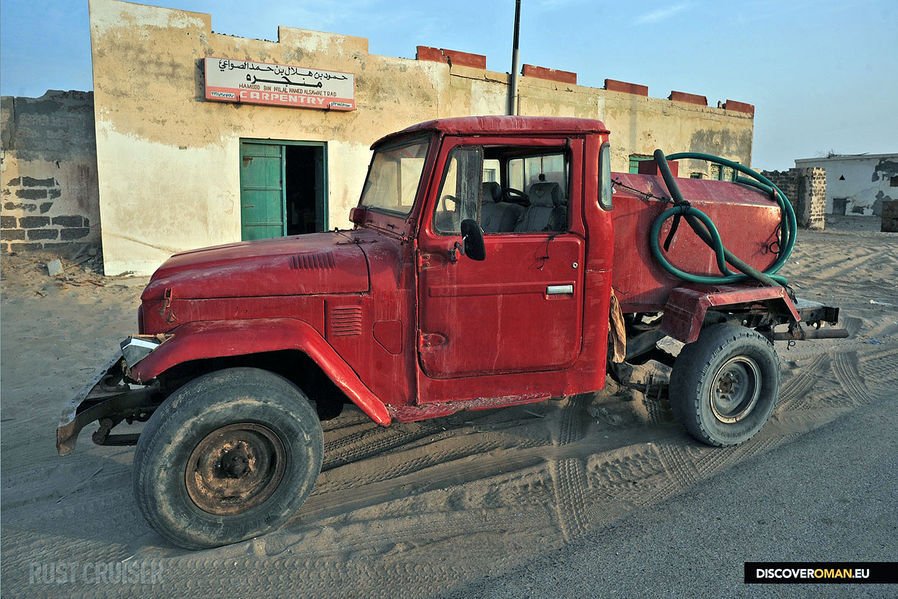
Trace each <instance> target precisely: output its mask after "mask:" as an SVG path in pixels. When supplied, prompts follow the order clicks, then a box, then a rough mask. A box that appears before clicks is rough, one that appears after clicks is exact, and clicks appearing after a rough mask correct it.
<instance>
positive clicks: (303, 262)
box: [290, 252, 334, 270]
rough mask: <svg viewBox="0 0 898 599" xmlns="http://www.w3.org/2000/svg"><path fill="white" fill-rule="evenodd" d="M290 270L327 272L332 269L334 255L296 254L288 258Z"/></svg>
mask: <svg viewBox="0 0 898 599" xmlns="http://www.w3.org/2000/svg"><path fill="white" fill-rule="evenodd" d="M290 268H292V269H293V270H329V269H332V268H334V255H333V254H331V253H330V252H323V253H321V254H296V255H295V256H291V257H290Z"/></svg>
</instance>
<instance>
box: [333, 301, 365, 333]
mask: <svg viewBox="0 0 898 599" xmlns="http://www.w3.org/2000/svg"><path fill="white" fill-rule="evenodd" d="M361 334H362V308H361V307H359V306H339V307H336V308H331V309H330V312H329V313H328V318H327V336H328V337H356V336H358V335H361Z"/></svg>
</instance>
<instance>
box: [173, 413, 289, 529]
mask: <svg viewBox="0 0 898 599" xmlns="http://www.w3.org/2000/svg"><path fill="white" fill-rule="evenodd" d="M286 454H287V452H286V449H285V447H284V443H283V441H281V439H280V437H278V436H277V434H275V432H274V431H272V430H271V429H270V428H268V427H266V426H264V425H262V424H258V423H255V422H241V423H237V424H229V425H227V426H223V427H221V428H218V429H216V430H214V431H212V432H211V433H209V434H208V435H206V436H205V437H204V438H203V439H202V440H201V441H200V442H199V443H198V444H197V446H196V447H195V448H194V450H193V451H192V452H191V454H190V457H189V458H188V460H187V468H186V472H185V482H186V486H187V494H188V495H189V497H190V499H191V501H193V503H194V505H196V506H197V507H198V508H199V509H201V510H203V511H204V512H207V513H209V514H213V515H216V516H232V515H235V514H240V513H242V512H245V511H247V510H249V509H251V508H253V507H255V506H258V505H260V504H262V503H264V502H265V501H266V500H267V499H268V498H269V497H271V495H272V494H273V493H274V491H275V490H276V489H277V488H278V486H279V485H280V483H281V480H283V478H284V471H285V466H286Z"/></svg>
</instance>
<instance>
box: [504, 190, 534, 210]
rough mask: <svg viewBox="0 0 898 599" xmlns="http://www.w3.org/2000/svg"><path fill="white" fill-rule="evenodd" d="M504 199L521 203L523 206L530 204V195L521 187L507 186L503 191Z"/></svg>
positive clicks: (513, 202)
mask: <svg viewBox="0 0 898 599" xmlns="http://www.w3.org/2000/svg"><path fill="white" fill-rule="evenodd" d="M502 199H503V200H504V201H506V202H511V203H512V204H520V205H522V206H529V205H530V197H529V196H527V194H526V193H524V192H523V191H521V190H520V189H515V188H514V187H506V188H505V190H504V191H503V192H502Z"/></svg>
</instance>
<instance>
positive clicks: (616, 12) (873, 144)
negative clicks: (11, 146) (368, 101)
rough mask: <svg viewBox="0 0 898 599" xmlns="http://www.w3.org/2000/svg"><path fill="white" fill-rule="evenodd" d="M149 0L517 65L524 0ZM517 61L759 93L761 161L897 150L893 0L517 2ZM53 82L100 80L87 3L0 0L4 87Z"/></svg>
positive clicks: (34, 90) (30, 90)
mask: <svg viewBox="0 0 898 599" xmlns="http://www.w3.org/2000/svg"><path fill="white" fill-rule="evenodd" d="M143 4H152V5H157V6H167V7H172V8H181V9H185V10H191V11H196V12H205V13H211V14H212V28H213V30H214V31H216V32H219V33H227V34H232V35H239V36H243V37H252V38H261V39H270V40H275V39H277V27H278V25H286V26H290V27H298V28H304V29H313V30H318V31H331V32H336V33H343V34H349V35H356V36H362V37H367V38H368V39H369V49H370V51H371V53H373V54H382V55H387V56H400V57H407V58H414V56H415V46H417V45H426V46H433V47H438V48H450V49H453V50H462V51H467V52H474V53H477V54H485V55H486V56H487V67H488V68H489V69H490V70H493V71H499V72H503V71H504V72H509V71H510V70H511V40H512V29H513V18H514V0H453V1H446V0H415V1H414V2H406V1H399V0H339V1H331V0H314V1H308V0H271V1H266V0H255V1H254V2H248V1H247V0H241V1H237V0H218V1H215V0H147V1H145V2H143ZM520 59H521V63H522V64H523V63H529V64H535V65H540V66H545V67H550V68H555V69H563V70H567V71H575V72H576V73H577V74H578V83H580V84H582V85H589V86H594V87H601V86H602V85H603V82H604V79H605V78H610V79H619V80H623V81H630V82H634V83H641V84H644V85H648V87H649V95H650V96H653V97H659V98H666V97H667V96H668V95H669V94H670V91H671V90H678V91H685V92H690V93H696V94H699V95H703V96H707V97H708V101H709V104H710V105H712V106H716V104H717V101H718V100H721V101H722V100H726V99H728V98H729V99H733V100H738V101H742V102H748V103H751V104H754V105H755V136H754V150H753V165H754V166H756V167H761V168H765V169H770V168H776V169H782V168H788V167H790V166H793V161H794V160H795V159H796V158H809V157H814V156H822V155H825V154H827V153H829V152H835V153H839V154H859V153H871V154H875V153H886V152H898V67H896V59H898V0H741V1H739V2H726V1H724V2H721V1H720V0H708V1H704V0H684V1H682V2H680V1H677V0H672V1H668V2H652V1H649V0H643V1H641V2H628V1H621V0H613V1H608V0H522V9H521V46H520ZM47 89H77V90H89V89H92V81H91V65H90V35H89V28H88V11H87V0H0V93H2V94H3V95H17V96H40V95H42V94H43V93H44V92H45V91H46V90H47ZM613 136H614V132H613V131H612V142H613V139H614V137H613ZM662 149H664V150H665V151H667V152H668V153H670V152H673V151H678V150H682V149H683V148H662Z"/></svg>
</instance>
